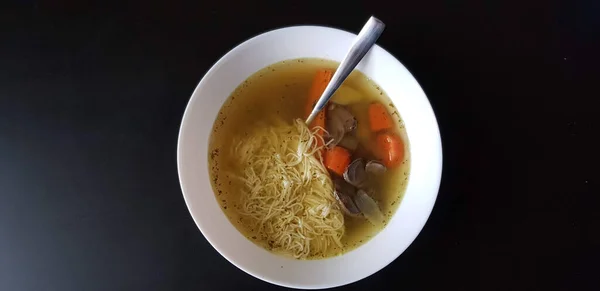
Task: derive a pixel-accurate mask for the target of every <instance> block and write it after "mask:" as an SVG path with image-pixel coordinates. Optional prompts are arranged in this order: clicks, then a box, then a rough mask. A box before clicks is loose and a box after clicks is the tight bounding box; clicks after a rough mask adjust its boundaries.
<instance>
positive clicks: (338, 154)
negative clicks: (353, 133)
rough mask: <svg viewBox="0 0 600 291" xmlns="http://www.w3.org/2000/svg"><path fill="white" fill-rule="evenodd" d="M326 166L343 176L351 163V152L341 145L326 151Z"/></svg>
mask: <svg viewBox="0 0 600 291" xmlns="http://www.w3.org/2000/svg"><path fill="white" fill-rule="evenodd" d="M324 163H325V167H326V168H327V169H329V170H330V171H332V172H334V173H336V174H338V175H340V176H342V175H343V174H344V171H346V168H347V167H348V165H349V164H350V152H349V151H348V150H347V149H345V148H343V147H340V146H336V147H334V148H332V149H330V150H327V151H326V152H325V159H324Z"/></svg>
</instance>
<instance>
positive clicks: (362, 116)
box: [209, 59, 410, 259]
mask: <svg viewBox="0 0 600 291" xmlns="http://www.w3.org/2000/svg"><path fill="white" fill-rule="evenodd" d="M337 66H338V63H337V62H334V61H329V60H323V59H294V60H287V61H282V62H279V63H276V64H273V65H270V66H268V67H266V68H263V69H261V70H260V71H258V72H256V73H255V74H253V75H252V76H250V77H249V78H248V79H246V80H245V81H244V82H243V83H242V84H240V85H239V86H238V87H237V88H236V89H235V91H234V92H233V93H232V94H231V95H230V96H229V98H228V99H227V101H225V103H224V105H223V106H222V108H221V110H220V111H219V114H218V116H217V119H216V120H215V123H214V125H213V131H212V135H211V137H210V139H209V173H210V177H211V182H212V187H213V190H214V193H215V196H216V198H217V201H218V202H219V205H220V206H221V208H222V210H223V212H224V213H225V214H226V216H227V217H228V218H229V220H230V221H231V223H232V224H233V225H234V226H235V227H236V228H237V229H238V230H239V231H240V232H241V233H242V234H243V235H244V236H246V237H247V238H248V239H249V240H251V241H252V242H254V243H256V244H258V245H260V246H262V247H264V248H266V249H269V245H268V243H267V242H266V241H261V240H260V238H259V236H258V235H257V233H256V232H255V231H254V229H253V228H252V227H251V226H250V225H251V224H250V223H249V221H248V220H247V219H246V218H245V217H243V216H242V215H240V214H239V207H240V203H239V201H240V191H239V190H237V189H240V187H242V186H241V185H239V184H237V183H236V182H235V181H234V180H233V179H230V178H229V177H228V174H227V173H231V172H234V173H239V172H241V171H242V169H236V167H235V166H234V165H235V163H234V162H233V161H231V158H230V157H229V156H228V155H227V153H228V152H229V149H231V148H232V141H233V140H234V138H233V137H234V136H240V135H244V134H246V133H247V132H248V131H250V129H251V128H252V127H253V126H256V124H257V123H265V122H268V121H269V120H272V118H273V116H279V117H281V118H283V119H284V120H290V121H291V120H293V119H295V118H304V117H305V116H303V115H304V108H305V105H306V99H307V93H308V91H309V88H310V86H311V84H312V80H313V78H314V75H315V73H316V71H317V70H318V69H323V68H331V69H334V68H336V67H337ZM344 86H348V87H350V88H352V89H354V90H356V91H358V92H359V93H360V95H361V96H362V97H361V100H360V101H359V102H357V103H354V104H351V105H349V108H350V110H351V112H352V113H353V114H354V116H355V117H356V118H357V120H358V124H359V125H358V126H359V128H358V130H361V127H362V126H367V127H368V124H364V122H367V123H368V120H367V110H368V105H369V104H370V103H371V102H381V103H382V104H387V105H388V106H389V112H390V113H391V114H392V116H393V117H394V121H395V122H396V125H397V126H396V128H395V130H394V131H395V132H396V133H397V134H398V135H399V136H400V137H401V138H402V139H403V141H404V144H405V147H406V148H405V158H404V161H403V162H402V164H401V166H399V167H397V168H395V169H391V170H388V171H387V172H386V173H385V174H384V175H382V176H380V177H379V178H378V179H377V180H376V181H373V182H372V183H371V184H372V186H373V187H374V189H373V190H375V191H374V194H373V195H372V197H373V198H374V199H375V200H377V201H378V203H379V207H380V208H381V210H382V212H383V213H384V215H385V216H386V221H385V223H384V225H383V226H381V227H375V226H373V225H372V224H370V223H369V222H368V221H367V220H366V219H364V218H362V217H361V218H354V217H349V216H345V217H344V219H345V228H346V230H345V235H344V237H343V239H342V243H343V249H341V250H340V249H337V248H332V249H331V252H330V253H328V254H326V255H324V257H331V256H335V255H339V254H342V253H344V252H347V251H350V250H352V249H354V248H356V247H358V246H360V245H361V244H363V243H365V242H367V241H368V240H369V239H370V238H372V237H373V236H374V235H375V234H377V233H378V232H379V231H380V230H381V229H382V228H383V227H385V225H386V224H387V222H388V221H389V219H390V218H391V217H392V215H393V214H394V213H395V211H396V209H397V208H398V206H399V204H400V202H401V200H402V197H403V195H404V192H405V190H406V184H407V181H408V175H409V169H410V162H409V157H410V154H409V153H410V152H409V150H408V139H407V136H406V132H405V129H404V125H403V122H402V119H401V118H400V115H399V114H398V112H397V110H396V109H395V108H394V105H393V103H392V101H391V100H390V99H389V97H388V96H387V95H386V94H385V92H383V90H381V88H379V86H378V85H376V84H375V83H374V82H372V81H371V80H370V79H368V78H367V77H366V76H365V75H364V74H362V73H361V72H359V71H356V70H355V71H354V72H353V73H352V74H350V76H349V78H348V79H347V80H346V81H345V82H344ZM361 121H364V122H361ZM369 140H370V141H372V140H374V138H371V139H369ZM332 195H333V194H332ZM309 259H310V258H309Z"/></svg>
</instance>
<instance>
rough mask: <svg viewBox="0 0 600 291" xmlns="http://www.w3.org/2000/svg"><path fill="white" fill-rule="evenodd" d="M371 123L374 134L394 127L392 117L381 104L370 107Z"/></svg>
mask: <svg viewBox="0 0 600 291" xmlns="http://www.w3.org/2000/svg"><path fill="white" fill-rule="evenodd" d="M369 122H370V125H371V130H372V131H373V132H378V131H382V130H386V129H390V128H392V127H393V126H394V123H393V121H392V117H391V116H390V114H389V113H388V112H387V110H386V109H385V106H384V105H383V104H381V103H371V105H369Z"/></svg>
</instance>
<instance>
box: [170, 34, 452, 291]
mask: <svg viewBox="0 0 600 291" xmlns="http://www.w3.org/2000/svg"><path fill="white" fill-rule="evenodd" d="M299 29H302V30H314V32H315V33H331V34H341V35H343V36H344V37H351V38H352V39H353V38H354V37H355V36H356V35H355V34H352V33H349V32H346V31H342V30H339V29H335V28H329V27H322V26H292V27H286V28H281V29H276V30H272V31H269V32H265V33H263V34H260V35H258V36H255V37H253V38H251V39H249V40H247V41H245V42H243V43H241V44H240V45H238V46H236V47H235V48H233V49H232V50H231V51H229V52H228V53H227V54H225V55H224V56H223V57H221V59H219V60H218V61H217V62H216V63H215V64H214V65H213V66H212V67H211V68H210V69H209V70H208V71H207V73H206V74H205V76H204V77H203V78H202V80H201V81H200V82H199V83H198V86H197V87H196V89H195V90H194V92H193V94H192V97H191V98H190V100H189V102H188V105H187V107H186V110H185V113H184V115H183V119H182V124H181V127H180V132H179V137H178V146H177V167H178V172H179V179H180V184H181V187H182V192H183V196H184V200H185V201H186V205H187V207H188V210H189V211H190V214H191V215H192V218H193V219H194V222H195V223H196V225H197V226H198V228H199V229H200V231H201V232H202V234H203V235H204V237H205V238H206V239H207V240H208V241H209V243H210V244H211V245H212V246H213V247H214V248H215V249H216V250H217V251H218V252H219V253H220V254H221V255H222V256H223V257H225V258H226V259H227V260H228V261H229V262H231V263H232V264H233V265H235V266H236V267H238V268H239V269H241V270H243V271H245V272H246V273H248V274H250V275H252V276H254V277H256V278H259V279H261V280H264V281H267V282H270V283H273V284H276V285H280V286H285V287H292V288H302V289H320V288H330V287H337V286H342V285H346V284H350V283H353V282H356V281H359V280H361V279H363V278H366V277H368V276H370V275H372V274H373V273H375V272H377V271H379V270H381V269H382V268H384V267H385V266H387V265H388V264H390V263H391V262H392V261H394V260H395V259H396V258H397V257H398V256H400V254H402V252H404V250H406V248H407V247H408V246H409V245H410V244H411V243H412V242H413V241H414V239H415V238H416V237H417V236H418V234H419V233H420V231H421V230H422V228H423V227H424V225H425V223H426V221H427V219H428V217H429V215H430V214H431V211H432V209H433V206H434V204H435V200H436V197H437V193H438V190H439V186H440V182H441V173H442V145H441V138H440V133H439V129H438V126H437V121H436V118H435V115H434V113H433V109H432V108H431V105H430V104H429V101H428V100H427V97H426V96H425V93H424V92H423V90H422V89H421V87H420V86H419V85H418V83H417V81H416V80H415V79H414V77H413V76H412V74H410V72H408V70H407V69H406V68H405V67H404V66H403V65H402V64H401V63H400V62H399V61H398V60H397V59H396V58H394V57H393V56H392V55H391V54H390V53H388V52H387V51H385V50H384V49H383V48H381V47H380V46H378V45H376V46H375V47H373V49H372V50H371V52H370V53H369V54H371V53H372V52H373V51H377V53H378V54H379V55H382V56H383V58H384V59H385V61H386V63H390V62H392V63H391V65H392V66H393V67H397V68H398V69H400V70H404V71H406V73H408V75H409V76H410V79H409V80H406V82H407V84H409V85H410V86H416V87H415V88H418V90H416V91H415V92H413V93H414V94H417V95H419V96H417V97H416V98H419V99H418V101H419V102H420V103H423V102H425V103H426V104H420V106H421V107H422V108H420V115H421V116H419V117H418V118H417V119H418V120H419V121H421V122H427V123H428V126H429V128H428V131H430V132H429V134H431V137H430V138H429V139H430V141H431V143H432V144H431V157H430V158H428V159H427V161H428V162H429V163H428V164H427V168H428V170H430V174H429V175H430V178H429V179H428V181H429V182H430V184H429V185H428V187H427V189H426V191H424V192H426V193H428V195H429V196H428V197H427V199H426V200H425V201H424V202H423V205H422V207H421V209H422V210H421V211H420V212H419V213H418V214H417V215H416V216H417V217H411V219H412V220H413V221H412V222H411V223H407V224H411V225H410V226H406V225H403V226H401V227H400V228H403V230H402V231H405V232H408V236H410V238H409V239H405V241H407V243H406V242H405V243H403V244H402V245H400V246H398V247H396V249H394V251H393V252H392V253H391V254H388V255H387V256H386V257H385V258H384V259H380V260H378V261H376V262H373V263H368V264H366V265H368V266H367V267H365V268H363V269H364V270H363V271H361V273H360V274H356V275H355V276H353V277H352V278H348V277H340V278H337V279H336V280H332V281H331V282H318V283H314V282H310V283H304V282H293V280H289V278H288V280H281V279H279V278H277V277H275V276H273V275H265V274H261V273H260V272H257V271H256V270H254V267H253V266H251V265H248V264H247V263H242V262H241V260H240V259H239V258H236V257H235V256H232V255H230V254H229V253H228V252H226V251H223V249H221V248H220V247H219V243H217V241H215V238H216V235H214V234H213V233H210V232H207V231H205V227H204V223H208V222H203V221H201V220H200V218H199V217H200V216H201V215H200V214H199V213H197V210H195V209H194V207H192V205H191V204H190V198H189V195H191V194H190V193H189V192H187V191H186V190H189V189H187V188H188V187H187V184H188V183H187V180H186V177H185V174H183V171H184V170H185V169H184V167H183V166H182V164H183V157H182V152H183V148H184V145H183V143H182V141H183V140H184V133H185V132H186V130H187V128H188V127H190V126H192V125H190V124H189V123H186V120H187V119H189V114H190V107H191V106H192V104H193V102H194V101H195V100H194V99H195V96H196V95H197V93H198V92H199V90H200V88H202V87H203V86H205V85H206V80H207V79H208V76H210V75H211V74H213V73H214V72H215V71H217V70H218V69H219V68H220V67H221V65H222V64H223V63H224V62H225V61H226V60H227V59H228V58H229V57H230V56H231V55H233V54H236V53H237V52H239V51H241V50H243V49H244V48H245V47H248V46H250V45H251V44H253V43H254V42H258V41H260V40H261V38H265V37H269V36H270V35H273V34H278V33H284V32H288V31H289V32H293V31H294V30H299ZM368 56H369V55H367V56H366V57H365V59H368ZM338 61H339V60H338ZM361 64H362V63H361ZM358 68H359V69H360V68H361V66H360V65H359V67H358ZM413 83H414V84H413ZM382 88H383V89H384V91H386V88H385V87H383V86H382ZM413 89H414V88H413ZM231 91H233V90H231ZM417 91H418V92H417ZM386 92H387V93H388V95H390V98H392V96H391V94H390V93H389V92H388V91H386ZM392 99H394V98H392ZM394 103H395V104H396V102H394ZM417 103H418V102H417ZM396 105H397V104H396ZM397 107H398V106H397ZM399 111H400V112H401V116H403V118H404V117H405V113H402V109H399ZM405 121H406V120H405ZM211 127H212V124H211ZM410 128H411V127H410V126H409V125H408V124H407V131H408V135H409V141H410V140H411V132H410ZM204 154H205V155H208V152H206V153H204ZM415 166H416V165H415V164H414V161H413V163H412V164H411V173H412V171H413V169H412V168H414V167H415ZM411 178H412V177H409V185H408V189H407V192H406V193H408V191H409V189H410V186H411ZM186 192H187V193H186ZM211 194H212V193H211ZM212 195H213V196H214V194H212ZM406 198H407V197H406V196H405V197H404V199H403V200H405V199H406ZM215 203H217V202H216V199H215ZM403 204H404V201H402V202H401V205H400V207H399V209H398V210H397V212H396V214H397V213H398V212H399V211H400V208H401V207H402V205H403ZM219 211H221V209H219ZM396 214H394V216H396ZM223 215H224V214H223ZM394 221H395V220H394V217H393V218H392V220H391V221H390V223H389V224H388V226H387V227H386V228H385V229H384V230H382V232H384V231H387V230H388V229H389V228H390V227H391V226H392V224H393V222H394ZM232 227H233V226H232ZM390 231H391V230H390ZM382 232H380V234H381V233H382ZM380 234H378V235H376V236H375V237H374V238H373V239H371V240H370V241H369V242H367V243H366V244H365V245H368V244H371V242H372V241H374V240H375V239H376V238H377V237H378V236H379V235H380ZM240 236H241V234H240ZM241 238H243V239H244V240H247V239H246V238H244V237H243V236H241ZM363 247H364V245H363V246H361V247H359V248H358V249H361V248H363ZM358 249H357V250H358ZM355 251H356V250H354V251H351V252H349V253H346V254H344V255H342V256H338V257H334V258H331V259H326V260H315V261H309V262H324V261H328V260H341V259H340V258H343V257H349V256H350V255H351V254H352V253H353V252H355ZM265 252H266V253H268V252H267V251H265ZM268 254H270V253H268ZM324 265H326V264H320V265H319V264H315V266H324ZM361 270H362V269H361Z"/></svg>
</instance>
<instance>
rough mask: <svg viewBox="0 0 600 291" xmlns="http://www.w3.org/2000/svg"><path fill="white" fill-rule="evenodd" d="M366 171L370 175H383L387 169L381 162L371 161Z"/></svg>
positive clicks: (366, 166)
mask: <svg viewBox="0 0 600 291" xmlns="http://www.w3.org/2000/svg"><path fill="white" fill-rule="evenodd" d="M365 171H367V173H369V174H375V175H381V174H383V173H385V172H386V171H387V168H386V167H385V166H384V165H383V164H382V163H381V162H380V161H375V160H371V161H368V162H367V164H366V165H365Z"/></svg>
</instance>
